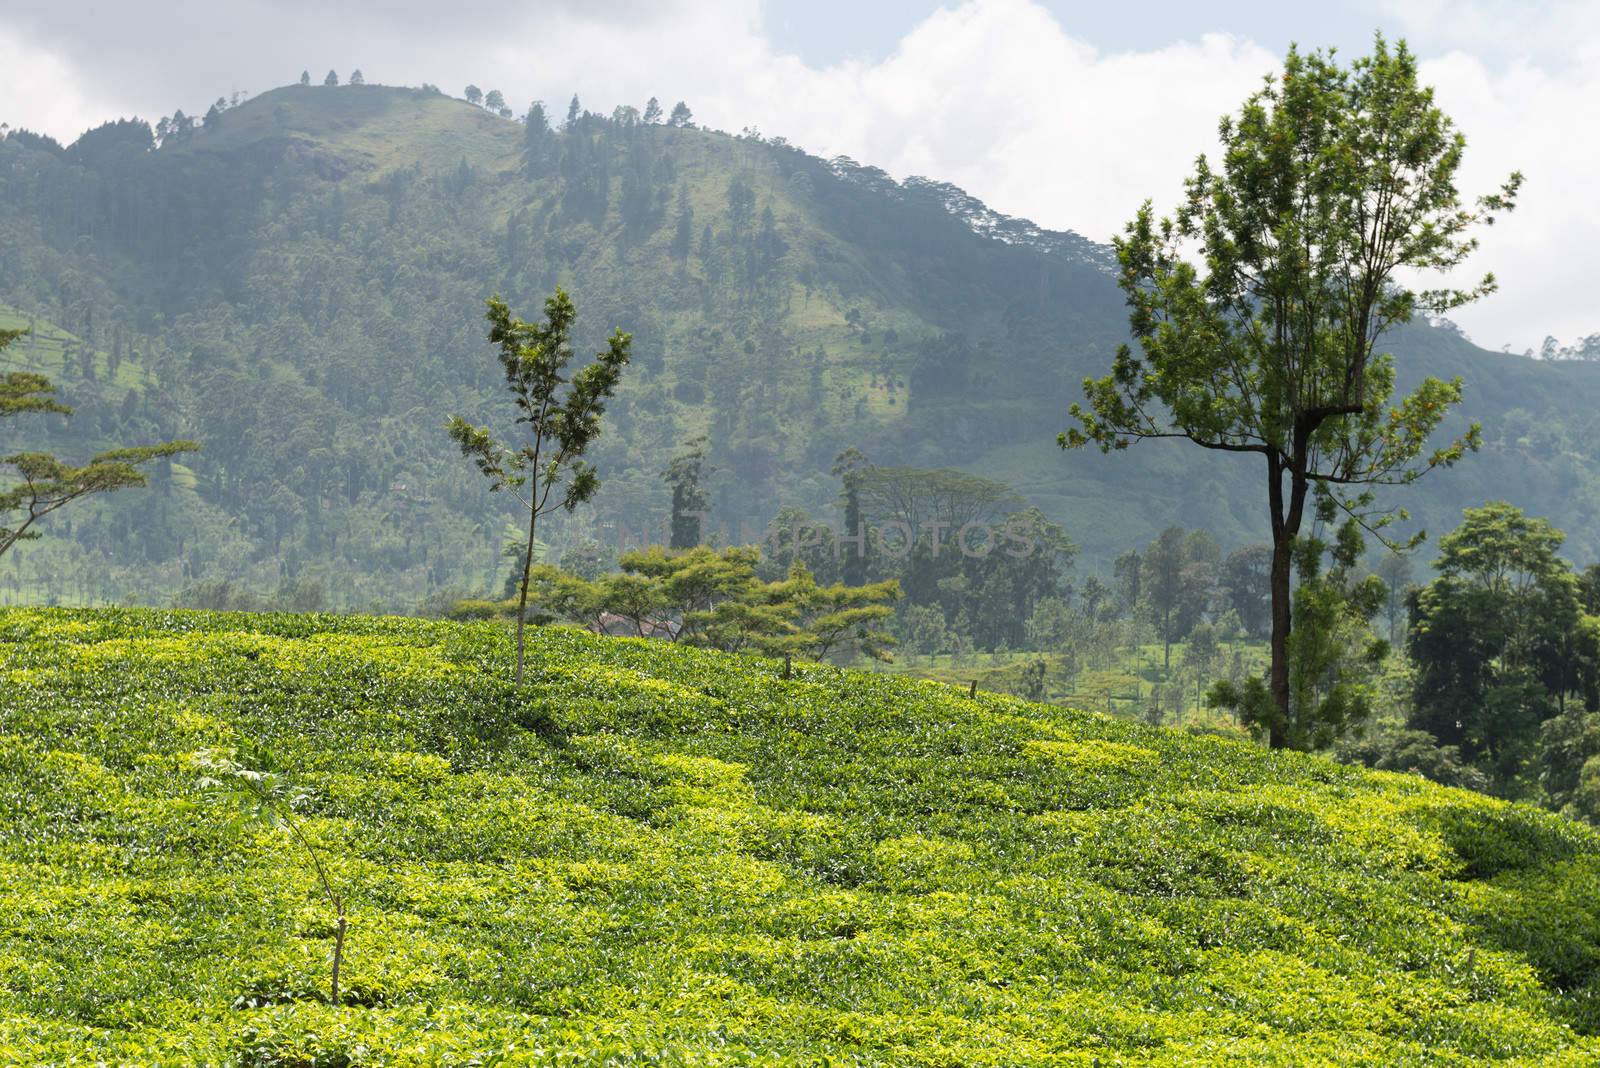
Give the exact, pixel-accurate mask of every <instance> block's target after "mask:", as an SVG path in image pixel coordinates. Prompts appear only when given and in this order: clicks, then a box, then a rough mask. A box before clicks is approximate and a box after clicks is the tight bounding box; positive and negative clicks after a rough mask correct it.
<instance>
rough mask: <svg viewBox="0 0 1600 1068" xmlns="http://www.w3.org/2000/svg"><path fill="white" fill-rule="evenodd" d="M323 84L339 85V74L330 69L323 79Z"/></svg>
mask: <svg viewBox="0 0 1600 1068" xmlns="http://www.w3.org/2000/svg"><path fill="white" fill-rule="evenodd" d="M322 84H323V85H338V84H339V75H338V74H336V73H334V72H333V71H331V70H330V71H329V72H328V75H327V77H325V78H323V79H322Z"/></svg>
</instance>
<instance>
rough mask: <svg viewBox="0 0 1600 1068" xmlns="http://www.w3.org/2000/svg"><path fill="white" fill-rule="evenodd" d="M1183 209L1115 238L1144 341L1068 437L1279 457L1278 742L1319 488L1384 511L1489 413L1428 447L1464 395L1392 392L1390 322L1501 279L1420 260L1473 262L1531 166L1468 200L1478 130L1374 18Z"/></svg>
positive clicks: (1236, 131)
mask: <svg viewBox="0 0 1600 1068" xmlns="http://www.w3.org/2000/svg"><path fill="white" fill-rule="evenodd" d="M1219 133H1220V138H1221V141H1222V146H1223V161H1222V169H1221V170H1220V171H1213V170H1212V168H1211V165H1210V163H1209V162H1208V161H1207V160H1206V158H1205V157H1201V158H1200V159H1199V161H1198V162H1197V163H1196V165H1195V170H1194V173H1193V176H1192V177H1191V178H1190V179H1189V180H1188V182H1187V196H1186V198H1185V200H1184V203H1183V204H1182V205H1181V207H1180V208H1179V209H1178V211H1177V213H1176V214H1175V216H1173V217H1172V218H1167V219H1162V220H1160V221H1159V222H1158V221H1157V220H1156V218H1155V216H1154V214H1153V213H1152V209H1151V207H1150V204H1149V203H1148V202H1147V203H1146V204H1145V205H1144V206H1143V207H1142V208H1141V209H1140V211H1139V213H1138V215H1137V216H1136V217H1135V218H1134V220H1133V221H1132V222H1131V223H1130V224H1129V225H1128V227H1127V230H1126V232H1125V234H1124V235H1123V236H1122V237H1120V238H1118V239H1117V241H1116V250H1117V258H1118V262H1119V264H1120V265H1121V272H1120V275H1119V279H1118V280H1119V284H1120V285H1121V287H1122V289H1123V291H1124V292H1125V294H1126V295H1127V301H1128V305H1129V307H1130V309H1131V311H1130V316H1129V322H1130V325H1131V327H1132V332H1133V334H1134V336H1135V338H1136V339H1137V340H1138V342H1139V348H1138V351H1137V352H1135V351H1134V350H1133V349H1132V348H1131V347H1129V346H1123V347H1122V349H1121V350H1119V352H1118V353H1117V357H1116V360H1115V363H1114V366H1113V368H1112V372H1111V374H1109V375H1107V376H1106V377H1105V378H1101V379H1091V380H1088V381H1086V382H1085V383H1084V390H1085V394H1086V398H1087V403H1086V404H1085V405H1077V404H1075V405H1073V407H1072V415H1073V417H1074V418H1075V419H1076V420H1077V421H1078V424H1079V425H1077V426H1074V427H1072V428H1071V429H1069V430H1068V431H1067V432H1065V433H1064V434H1062V435H1061V438H1060V441H1061V444H1062V445H1063V446H1064V447H1078V446H1083V445H1087V444H1089V443H1094V444H1096V445H1098V446H1099V447H1100V448H1101V449H1103V450H1106V451H1109V450H1111V449H1122V448H1126V447H1128V446H1129V445H1131V444H1133V443H1134V442H1136V441H1140V440H1144V439H1152V438H1181V439H1187V440H1188V441H1191V442H1193V443H1194V444H1196V445H1199V446H1200V447H1202V448H1206V449H1213V450H1219V451H1223V452H1234V453H1243V454H1255V455H1258V456H1260V457H1261V458H1262V460H1263V461H1264V462H1265V468H1266V476H1267V478H1266V482H1267V486H1266V490H1267V492H1266V496H1267V500H1268V515H1269V519H1270V526H1271V533H1272V547H1273V556H1272V567H1271V588H1272V634H1271V653H1272V655H1271V669H1270V673H1269V686H1268V688H1267V693H1268V698H1269V700H1270V702H1271V709H1270V717H1269V718H1270V723H1269V730H1268V739H1269V744H1271V745H1272V746H1273V747H1281V746H1284V745H1286V744H1288V740H1289V739H1290V738H1291V737H1292V736H1295V735H1300V736H1313V735H1315V734H1316V732H1315V731H1314V730H1308V729H1302V728H1303V726H1304V725H1299V726H1297V725H1296V724H1295V723H1294V722H1293V720H1294V717H1295V716H1296V715H1297V714H1298V710H1296V709H1295V708H1294V707H1293V706H1292V703H1291V698H1292V694H1293V683H1292V680H1291V679H1290V677H1289V672H1290V664H1289V637H1290V631H1291V621H1292V614H1293V609H1292V603H1291V592H1292V591H1291V582H1292V569H1293V561H1294V556H1293V554H1294V544H1295V539H1296V538H1297V537H1298V536H1299V534H1300V529H1301V525H1302V522H1303V520H1304V518H1305V512H1306V504H1307V499H1308V498H1312V497H1317V496H1327V497H1328V498H1329V499H1332V500H1334V501H1335V502H1336V503H1337V504H1338V505H1339V506H1340V507H1341V508H1343V509H1344V510H1345V511H1346V512H1347V513H1348V514H1351V515H1356V516H1359V517H1360V519H1361V521H1362V523H1364V524H1365V525H1367V526H1368V527H1369V528H1370V529H1377V528H1379V527H1381V526H1382V524H1383V523H1385V522H1386V521H1387V520H1389V519H1393V518H1395V517H1396V516H1398V515H1401V514H1403V513H1398V512H1388V513H1381V512H1378V511H1376V510H1375V508H1374V497H1373V487H1378V486H1399V485H1406V484H1408V483H1410V482H1412V481H1414V480H1416V479H1417V478H1419V477H1421V476H1422V475H1423V474H1425V473H1426V472H1427V471H1429V470H1432V469H1433V468H1436V467H1442V466H1447V465H1449V464H1452V463H1454V462H1455V461H1456V460H1457V459H1459V458H1460V457H1461V455H1462V454H1463V452H1464V451H1466V450H1467V449H1469V448H1475V447H1476V445H1477V442H1478V432H1477V428H1476V427H1475V426H1474V427H1472V428H1470V429H1469V430H1468V431H1467V432H1466V433H1465V434H1464V435H1463V436H1462V437H1461V438H1458V439H1456V440H1455V441H1452V442H1450V443H1449V444H1446V445H1444V446H1442V447H1439V448H1436V449H1433V450H1431V451H1428V450H1427V442H1428V439H1429V437H1430V436H1431V434H1432V432H1433V431H1434V430H1435V429H1436V428H1437V427H1438V426H1439V423H1440V421H1441V420H1442V419H1443V418H1444V416H1445V414H1446V412H1447V410H1448V409H1449V408H1450V407H1451V406H1453V405H1454V404H1455V403H1456V402H1457V401H1459V400H1460V397H1461V384H1460V382H1459V380H1457V381H1452V382H1442V381H1439V380H1437V379H1432V378H1429V379H1426V380H1425V381H1423V383H1422V384H1421V385H1419V386H1418V387H1417V388H1416V389H1415V391H1413V392H1412V393H1411V394H1410V395H1409V396H1407V397H1406V398H1404V399H1403V400H1400V401H1398V402H1392V401H1391V400H1390V394H1391V392H1392V390H1393V387H1394V378H1395V370H1394V361H1393V358H1392V357H1390V356H1389V355H1387V354H1383V353H1380V352H1378V351H1377V349H1376V345H1377V342H1378V340H1379V339H1380V338H1381V337H1382V336H1383V334H1384V333H1385V332H1386V331H1387V330H1388V329H1389V327H1391V326H1393V325H1394V324H1396V323H1402V322H1405V321H1407V320H1409V319H1410V318H1411V317H1412V315H1413V314H1414V313H1415V312H1416V311H1418V310H1419V309H1420V310H1426V311H1430V312H1434V313H1442V312H1445V311H1447V310H1449V309H1452V308H1456V307H1460V306H1461V305H1464V304H1466V303H1468V302H1470V301H1472V300H1475V299H1477V298H1479V297H1481V296H1483V295H1485V294H1486V293H1488V292H1490V291H1491V290H1492V289H1493V288H1494V279H1493V276H1492V275H1491V276H1486V277H1485V278H1484V279H1483V281H1482V282H1481V283H1480V284H1479V285H1478V286H1476V287H1475V288H1473V289H1470V290H1457V289H1451V288H1444V289H1435V290H1427V291H1423V292H1416V291H1413V290H1412V289H1410V288H1408V286H1407V285H1406V281H1407V280H1408V279H1409V278H1410V277H1412V276H1414V275H1415V274H1417V273H1421V272H1428V271H1449V270H1452V269H1454V268H1456V267H1459V266H1460V265H1461V264H1463V263H1464V261H1465V260H1466V259H1467V258H1468V256H1469V255H1470V253H1471V252H1472V251H1473V249H1474V248H1475V247H1476V240H1475V239H1474V238H1473V237H1472V236H1471V231H1472V230H1473V229H1474V228H1475V227H1476V226H1478V225H1487V224H1489V223H1492V222H1493V220H1494V216H1495V214H1496V213H1497V212H1501V211H1507V210H1510V208H1511V207H1512V205H1513V201H1514V199H1515V195H1516V191H1517V188H1518V186H1519V184H1520V182H1521V176H1520V175H1517V174H1513V175H1512V176H1511V178H1510V179H1509V180H1508V181H1507V182H1506V183H1505V185H1504V186H1503V187H1502V188H1501V189H1500V191H1499V192H1497V193H1494V194H1492V195H1489V196H1485V197H1483V198H1480V199H1479V200H1478V201H1477V202H1476V204H1475V205H1472V206H1470V207H1469V206H1465V205H1464V204H1463V202H1462V199H1461V196H1460V194H1459V192H1458V191H1457V189H1456V184H1455V178H1456V171H1457V169H1458V168H1459V166H1460V163H1461V157H1462V153H1463V150H1464V147H1465V139H1464V138H1463V137H1462V135H1461V134H1460V133H1459V132H1457V131H1456V129H1455V128H1454V125H1453V124H1452V123H1451V121H1450V120H1449V118H1448V117H1446V116H1445V115H1444V113H1443V112H1442V111H1440V110H1439V108H1438V107H1436V106H1435V105H1434V103H1433V96H1432V92H1431V90H1429V89H1427V88H1426V87H1424V86H1421V85H1419V84H1418V82H1417V64H1416V60H1415V58H1414V57H1413V56H1412V54H1411V52H1410V50H1409V49H1407V48H1406V46H1405V45H1404V44H1403V43H1402V44H1401V45H1399V46H1398V47H1396V48H1393V49H1391V48H1390V47H1389V45H1388V44H1387V43H1386V42H1385V41H1384V40H1383V38H1382V37H1379V38H1378V39H1377V41H1376V43H1375V46H1374V51H1373V54H1372V55H1370V56H1367V57H1365V58H1362V59H1359V60H1357V61H1356V62H1355V63H1354V64H1353V65H1352V66H1350V67H1349V68H1348V69H1346V68H1342V67H1340V66H1339V65H1338V64H1337V63H1336V62H1335V60H1334V58H1333V57H1332V55H1331V54H1327V53H1322V52H1313V53H1310V54H1309V55H1302V54H1301V53H1300V52H1299V51H1298V50H1296V49H1290V51H1289V54H1288V57H1287V58H1286V59H1285V61H1284V67H1283V71H1282V73H1281V74H1280V75H1278V76H1277V77H1275V78H1272V79H1269V80H1268V82H1267V84H1266V85H1265V86H1264V87H1263V88H1262V89H1261V90H1259V91H1257V92H1256V93H1255V94H1254V95H1252V96H1251V97H1250V98H1249V99H1248V100H1247V101H1246V102H1245V104H1244V107H1243V108H1242V110H1241V111H1240V113H1239V115H1238V117H1237V118H1227V119H1224V120H1223V121H1222V123H1221V126H1220V131H1219Z"/></svg>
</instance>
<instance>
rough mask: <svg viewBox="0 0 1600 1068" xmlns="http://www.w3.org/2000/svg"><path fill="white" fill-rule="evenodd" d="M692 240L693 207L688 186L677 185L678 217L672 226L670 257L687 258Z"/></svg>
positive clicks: (680, 259)
mask: <svg viewBox="0 0 1600 1068" xmlns="http://www.w3.org/2000/svg"><path fill="white" fill-rule="evenodd" d="M693 242H694V207H693V205H691V204H690V203H689V187H688V186H684V185H680V186H678V218H677V221H676V222H675V223H674V224H673V228H672V258H673V259H675V260H678V261H680V262H681V261H683V260H686V259H688V258H689V246H690V245H691V244H693Z"/></svg>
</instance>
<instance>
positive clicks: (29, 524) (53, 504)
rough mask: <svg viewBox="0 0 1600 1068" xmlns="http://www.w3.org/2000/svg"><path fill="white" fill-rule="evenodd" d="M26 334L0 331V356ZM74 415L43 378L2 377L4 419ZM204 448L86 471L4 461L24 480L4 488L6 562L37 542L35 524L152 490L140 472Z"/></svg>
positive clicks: (1, 532) (99, 461)
mask: <svg viewBox="0 0 1600 1068" xmlns="http://www.w3.org/2000/svg"><path fill="white" fill-rule="evenodd" d="M24 333H26V331H23V330H0V350H4V349H5V348H6V347H7V346H8V345H10V344H11V343H12V342H13V341H15V340H17V338H19V337H21V336H22V335H23V334H24ZM51 413H53V414H56V415H71V414H72V409H71V408H70V407H69V406H67V405H65V404H62V403H61V402H60V401H58V400H56V399H55V387H54V386H52V385H51V384H50V380H49V379H47V378H45V377H44V376H43V375H39V374H34V373H32V372H29V371H8V372H6V373H5V374H4V375H3V376H0V419H4V418H10V417H11V416H16V415H26V414H51ZM199 447H200V446H199V445H197V444H195V443H194V442H192V441H169V442H166V443H165V444H161V445H141V446H136V447H132V448H116V449H106V450H104V451H102V452H100V453H97V454H96V455H94V456H93V457H91V458H90V460H89V462H88V463H86V464H84V465H83V466H82V467H74V466H73V465H71V464H68V463H66V462H65V461H62V460H60V459H58V458H56V457H55V456H53V455H51V454H50V453H47V452H18V453H12V454H11V455H9V456H0V471H4V470H6V469H9V470H10V471H11V472H13V473H14V474H15V476H16V477H17V478H18V479H19V480H20V481H18V482H17V483H16V484H14V485H12V486H10V487H7V486H5V485H4V484H0V556H4V555H5V554H6V552H8V551H9V550H10V549H11V548H12V546H14V545H16V544H17V542H19V541H24V540H27V539H30V538H37V537H38V536H39V534H38V532H37V531H35V530H34V529H33V526H34V524H35V523H37V522H38V521H39V520H41V519H43V518H44V517H45V516H47V515H49V514H50V513H51V512H54V511H56V510H57V509H60V508H65V507H66V506H67V505H69V504H71V503H72V502H73V501H76V500H81V499H83V498H84V497H88V496H90V495H92V494H95V493H110V492H112V491H113V490H119V489H128V488H130V487H134V486H143V485H146V484H147V483H148V481H149V479H148V477H147V476H146V475H145V473H144V472H143V471H141V470H140V468H141V467H143V466H144V465H145V464H148V463H151V462H153V461H155V460H161V459H166V458H168V457H172V456H176V455H178V454H179V453H185V452H193V451H194V450H196V449H198V448H199Z"/></svg>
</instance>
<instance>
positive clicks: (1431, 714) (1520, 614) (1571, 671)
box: [1408, 502, 1593, 793]
mask: <svg viewBox="0 0 1600 1068" xmlns="http://www.w3.org/2000/svg"><path fill="white" fill-rule="evenodd" d="M1564 539H1565V535H1564V534H1563V533H1562V532H1561V531H1559V530H1557V529H1556V528H1555V527H1554V526H1552V525H1551V524H1550V523H1549V522H1548V521H1546V520H1544V519H1539V518H1534V517H1530V516H1526V515H1524V514H1523V513H1522V511H1521V509H1519V508H1515V507H1513V506H1512V505H1509V504H1505V503H1503V502H1492V503H1490V504H1486V505H1484V506H1483V507H1481V508H1469V509H1467V510H1466V513H1465V517H1464V519H1463V521H1462V523H1461V526H1459V527H1458V528H1456V530H1454V531H1453V532H1451V533H1450V534H1448V535H1446V536H1445V537H1444V538H1442V539H1440V542H1439V549H1440V554H1439V559H1438V560H1437V561H1436V563H1435V566H1436V568H1437V570H1438V572H1439V577H1438V578H1436V579H1435V580H1434V581H1432V582H1430V583H1429V584H1428V585H1427V586H1425V587H1423V588H1422V590H1420V591H1419V592H1418V593H1417V594H1416V595H1415V597H1414V603H1413V607H1412V622H1411V632H1410V640H1409V643H1408V649H1409V651H1410V653H1411V658H1412V660H1413V661H1414V662H1415V664H1416V668H1417V673H1416V680H1415V685H1414V689H1413V693H1412V706H1413V707H1412V712H1411V722H1410V726H1411V727H1413V728H1416V729H1419V730H1425V731H1427V732H1428V733H1430V734H1432V735H1433V736H1434V737H1435V738H1437V739H1438V740H1439V742H1440V743H1441V744H1443V745H1450V746H1456V747H1458V748H1459V749H1460V751H1461V754H1462V756H1464V757H1465V758H1466V759H1467V760H1468V761H1470V762H1471V763H1473V764H1474V765H1476V766H1477V767H1479V768H1481V769H1482V770H1483V771H1484V772H1486V773H1487V774H1488V775H1489V776H1490V777H1491V779H1492V780H1493V781H1494V785H1495V787H1496V789H1497V790H1498V791H1499V792H1502V793H1508V792H1513V791H1512V784H1513V783H1514V782H1515V780H1516V779H1517V777H1518V775H1519V774H1520V773H1521V770H1522V768H1523V765H1524V763H1525V762H1526V760H1527V759H1528V758H1529V757H1530V756H1531V755H1532V753H1533V752H1534V747H1535V745H1536V742H1537V739H1538V734H1539V727H1540V724H1542V723H1543V722H1544V721H1546V720H1549V719H1551V718H1552V717H1554V716H1556V715H1557V714H1559V713H1560V712H1561V711H1562V709H1563V705H1564V703H1565V697H1566V695H1567V693H1569V692H1572V691H1575V690H1581V689H1583V688H1584V687H1583V680H1582V676H1583V675H1584V674H1585V673H1586V666H1585V665H1584V664H1583V663H1582V660H1583V659H1584V657H1583V656H1582V654H1583V653H1584V652H1585V650H1584V649H1583V647H1581V646H1579V645H1575V644H1574V641H1573V639H1574V636H1575V635H1577V634H1578V633H1579V631H1580V624H1581V622H1582V619H1583V606H1582V603H1581V601H1580V599H1579V585H1578V581H1577V579H1576V577H1575V576H1574V575H1573V574H1572V570H1571V568H1570V567H1569V566H1568V565H1567V562H1566V561H1565V560H1563V559H1562V558H1561V557H1560V556H1559V555H1557V552H1558V550H1559V548H1560V546H1561V543H1562V542H1563V540H1564ZM1587 670H1588V671H1592V665H1591V666H1588V667H1587ZM1591 711H1593V710H1592V709H1591Z"/></svg>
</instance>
